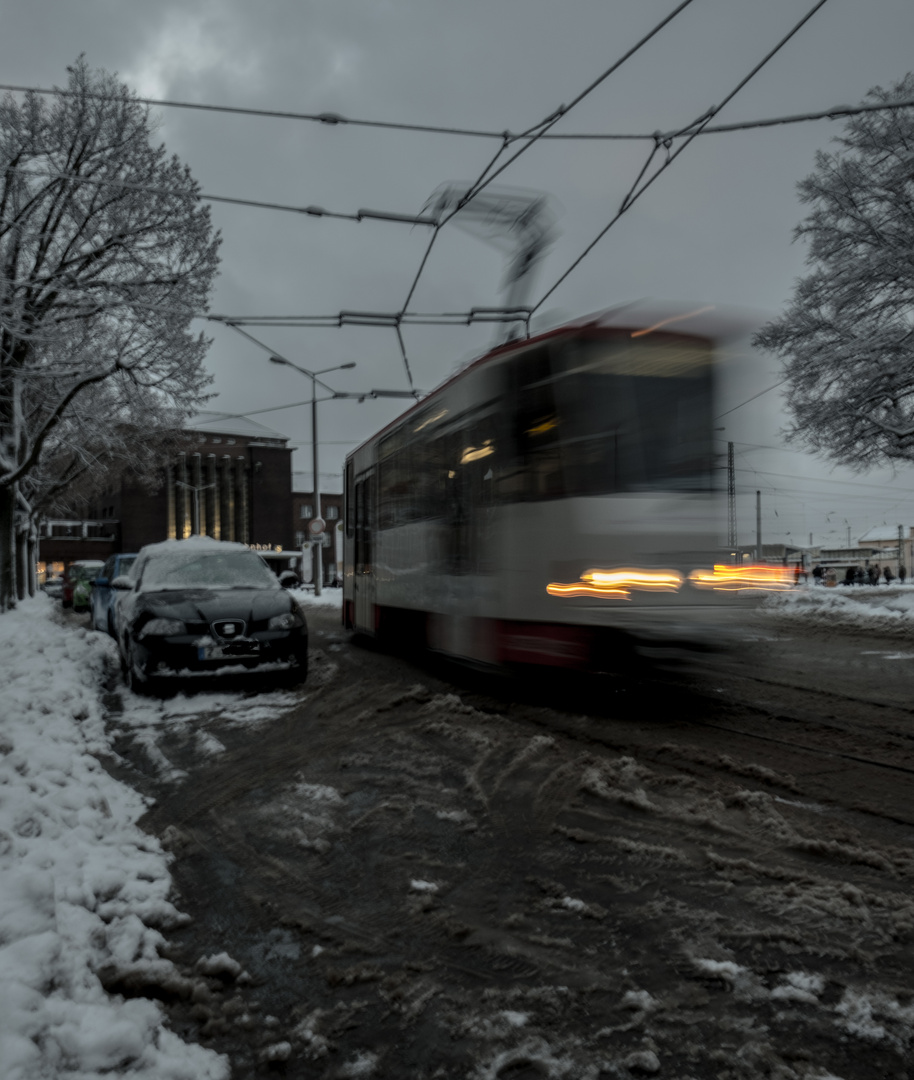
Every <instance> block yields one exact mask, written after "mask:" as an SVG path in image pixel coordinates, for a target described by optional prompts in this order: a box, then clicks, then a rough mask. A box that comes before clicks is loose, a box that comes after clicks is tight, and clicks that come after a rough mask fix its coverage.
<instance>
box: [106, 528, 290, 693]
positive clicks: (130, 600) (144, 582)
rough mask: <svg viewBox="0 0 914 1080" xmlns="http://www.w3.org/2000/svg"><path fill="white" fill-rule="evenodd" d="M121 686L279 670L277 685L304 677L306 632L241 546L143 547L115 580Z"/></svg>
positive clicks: (195, 541)
mask: <svg viewBox="0 0 914 1080" xmlns="http://www.w3.org/2000/svg"><path fill="white" fill-rule="evenodd" d="M111 584H112V586H113V587H114V589H116V590H117V592H118V593H119V596H118V599H117V613H116V625H117V638H118V649H119V652H120V658H121V667H122V668H123V670H124V675H125V678H126V680H127V684H128V685H129V686H130V687H131V688H132V689H133V690H135V691H137V692H140V693H142V692H144V691H145V690H147V689H149V688H150V686H151V684H153V683H154V682H155V681H156V680H164V679H169V678H174V677H175V676H190V675H201V674H207V673H209V674H215V673H219V672H224V671H225V670H226V668H230V667H231V668H234V667H237V666H239V665H240V666H241V667H242V668H248V669H256V668H260V667H263V666H264V665H273V664H275V665H277V670H276V674H277V677H278V679H279V680H280V681H284V682H292V683H299V682H303V681H304V680H305V678H306V677H307V673H308V626H307V623H306V621H305V616H304V612H303V611H302V610H301V608H300V607H299V605H298V604H297V603H296V601H295V599H294V598H293V597H292V596H291V594H290V593H289V592H287V591H286V590H285V589H284V588H283V587H282V586H281V585H280V584H279V582H278V581H277V580H276V575H275V574H274V573H273V571H272V570H271V569H270V568H269V567H268V566H267V564H266V563H265V562H264V560H263V559H262V558H261V557H260V556H259V555H258V554H257V553H256V552H254V551H251V550H250V549H249V548H246V547H245V546H244V545H243V544H234V543H226V542H221V541H218V540H211V539H209V538H208V537H191V538H190V539H188V540H165V541H163V542H162V543H159V544H150V545H148V546H147V547H144V548H143V549H142V550H141V551H140V553H139V555H138V556H137V560H136V562H135V563H134V564H133V568H132V572H131V574H130V576H129V577H128V576H126V575H121V576H120V577H116V578H114V580H113V581H112V583H111Z"/></svg>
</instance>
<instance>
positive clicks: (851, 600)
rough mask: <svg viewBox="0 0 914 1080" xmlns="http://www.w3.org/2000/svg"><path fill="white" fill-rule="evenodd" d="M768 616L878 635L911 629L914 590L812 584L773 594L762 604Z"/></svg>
mask: <svg viewBox="0 0 914 1080" xmlns="http://www.w3.org/2000/svg"><path fill="white" fill-rule="evenodd" d="M761 610H762V611H764V612H766V613H767V614H770V615H777V616H787V617H789V618H796V619H803V620H805V621H808V622H813V623H820V624H822V625H827V626H829V627H835V626H836V625H838V624H840V625H841V627H842V628H844V629H847V630H865V631H867V632H869V633H879V634H896V635H897V634H905V635H907V634H910V633H911V631H912V630H914V588H912V587H910V586H906V585H905V586H882V585H876V586H868V585H851V586H843V585H837V586H834V587H831V588H829V587H827V586H825V585H812V586H809V587H807V588H803V587H802V586H801V587H799V588H796V589H791V590H790V591H789V592H783V593H775V594H774V595H772V596H770V597H769V598H768V599H767V600H766V601H765V602H764V604H763V606H762V608H761Z"/></svg>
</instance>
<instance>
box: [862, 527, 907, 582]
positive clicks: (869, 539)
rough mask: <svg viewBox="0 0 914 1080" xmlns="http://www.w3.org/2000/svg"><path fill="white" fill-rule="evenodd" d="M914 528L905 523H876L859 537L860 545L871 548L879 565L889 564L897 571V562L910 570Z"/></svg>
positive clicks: (893, 570)
mask: <svg viewBox="0 0 914 1080" xmlns="http://www.w3.org/2000/svg"><path fill="white" fill-rule="evenodd" d="M912 536H914V528H912V527H911V526H905V525H877V526H875V528H872V529H870V530H869V531H868V532H866V533H864V534H863V536H861V537H860V546H861V547H863V546H866V547H869V548H872V549H873V552H874V554H873V559H874V560H875V561H877V562H879V565H880V566H883V567H884V566H886V565H888V566H890V567H891V568H892V572H893V573H895V574H897V573H898V566H899V563H903V564H904V566H905V567H906V569H907V571H908V573H909V574H910V572H911V546H912Z"/></svg>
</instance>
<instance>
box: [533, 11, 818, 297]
mask: <svg viewBox="0 0 914 1080" xmlns="http://www.w3.org/2000/svg"><path fill="white" fill-rule="evenodd" d="M826 3H828V0H816V3H815V4H813V6H812V7H811V8H810V10H809V11H807V12H806V14H805V15H804V16H803V17H802V18H801V19H800V20H799V22H797V23H796V24H795V25H794V26H793V27H792V28H791V30H790V31H788V33H787V34H785V35H784V37H782V38H781V40H780V41H779V42H778V43H777V44H776V45H775V46H774V48H772V49H770V50H769V51H768V53H766V55H765V56H763V57H762V59H761V60H760V61H759V62H758V63H757V64H756V65H755V67H754V68H752V70H751V71H750V72H749V73H748V74H747V75H745V76H744V77H743V78H742V79H740V81H739V82H738V83H737V84H736V86H735V87H734V88H733V89H732V90H731V91H730V92H729V93H728V94H727V96H726V97H725V98H724V99H723V101H721V103H720V104H719V105H713V106H711V108H710V109H708V110H707V111H706V112H705V113H703V114H702V115H701V116H699V117H698V119H697V120H695V121H693V122H692V123H691V124H689V125H687V126H686V127H684V128H682V129H680V130H679V131H678V132H673V133H669V134H667V135H665V136H664V135H661V134H660V133H659V132H658V133H657V134H656V136H655V143H654V148H653V150H652V151H651V154H650V156H649V157H648V160H647V162H646V163H645V165H644V166H642V168H641V172H640V173H639V175H638V178H637V179H636V181H635V183H634V184H633V185H632V187H631V188H630V189H629V191H628V193H627V194H626V196H625V198H624V199H623V201H622V204H621V206H620V207H619V209H618V211H617V212H616V214H615V215H614V216H613V218H612V219H611V220H610V221H609V223H608V224H607V225H606V226H605V227H604V228H603V229H601V230H600V232H599V233H598V234H597V235H596V237H595V238H594V239H593V240H592V241H591V243H590V244H588V245H587V247H586V248H585V249H584V251H582V252H581V254H580V255H579V256H578V257H577V258H576V259H575V260H574V262H573V263H572V264H571V266H569V267H568V269H567V270H566V271H565V272H564V273H563V274H562V275H561V276H560V277H559V279H558V280H557V281H556V282H555V283H554V284H553V285H552V286H551V287H550V288H549V289H547V290H546V292H545V293H543V295H542V296H541V297H540V299H539V300H538V301H537V302H536V303H535V304H534V305H533V311H534V312H536V311H537V310H538V309H539V308H540V307H542V305H543V304H544V303H545V302H546V300H548V298H549V297H550V296H551V295H552V294H553V293H554V292H555V291H556V289H557V288H558V287H559V286H560V285H561V284H562V282H563V281H565V280H566V278H568V277H569V276H570V275H571V274H572V273H573V271H574V270H575V269H576V268H577V267H578V266H579V265H580V264H581V263H582V262H583V261H584V259H585V258H586V257H587V256H588V255H589V254H590V252H591V251H593V249H594V248H595V247H596V246H597V244H598V243H599V242H600V241H601V240H602V239H603V237H604V236H605V235H606V234H607V233H608V232H609V230H610V229H611V228H612V227H613V226H614V225H615V224H616V222H617V221H619V219H620V218H621V217H622V215H623V214H625V213H626V211H628V210H629V209H631V207H632V206H633V205H634V203H635V202H636V201H637V200H638V199H640V198H641V196H642V195H643V194H644V192H645V191H647V189H648V188H649V187H650V186H651V185H652V184H653V183H654V181H655V180H656V179H657V178H658V177H659V176H661V175H662V174H663V173H664V172H666V170H667V169H668V168H669V167H670V165H672V163H673V162H674V161H675V160H676V159H677V158H678V157H679V155H680V154H681V153H682V152H683V150H685V149H686V147H687V146H689V145H691V143H692V142H693V140H694V139H695V138H696V136H697V135H698V133H699V132H700V131H701V130H702V129H703V128H704V127H706V126H707V124H708V123H709V122H710V121H711V120H712V119H713V118H714V117H715V116H716V115H717V114H718V113H719V112H720V111H721V110H722V109H723V108H724V107H725V106H726V105H727V104H728V103H729V102H730V101H732V100H733V98H734V97H736V95H737V94H738V93H739V92H740V91H741V90H742V89H743V87H745V86H746V84H747V83H748V82H749V81H750V80H751V79H753V78H754V77H755V76H756V75H757V74H758V73H759V71H761V69H762V68H763V67H764V66H765V65H766V64H767V63H768V62H769V61H770V60H771V59H772V57H774V56H775V55H777V53H778V52H780V50H781V49H782V48H783V47H784V46H785V45H786V44H787V42H788V41H790V40H791V38H793V37H794V35H795V34H797V33H798V32H799V31H800V29H801V28H802V27H803V26H805V24H806V23H807V22H808V21H809V20H810V19H811V18H812V17H813V15H815V14H816V12H817V11H818V10H819V9H820V8H821V7H823V6H824V5H825V4H826ZM681 136H684V137H685V141H684V142H683V143H682V145H681V146H679V147H677V148H676V149H675V150H673V151H672V152H669V151H670V149H671V146H672V141H673V140H674V139H676V138H679V137H681ZM661 146H665V147H666V148H667V151H668V154H667V159H666V161H665V162H663V163H662V164H661V165H660V167H659V168H658V169H657V170H656V171H655V172H654V173H653V174H652V175H651V176H649V177H648V178H647V180H645V181H644V183H643V184H641V186H640V187H639V186H638V185H639V183H640V182H641V177H643V175H644V173H645V171H646V169H647V167H648V165H649V164H650V162H651V159H652V158H653V157H654V155H655V154H656V152H657V151H658V150H659V149H660V147H661Z"/></svg>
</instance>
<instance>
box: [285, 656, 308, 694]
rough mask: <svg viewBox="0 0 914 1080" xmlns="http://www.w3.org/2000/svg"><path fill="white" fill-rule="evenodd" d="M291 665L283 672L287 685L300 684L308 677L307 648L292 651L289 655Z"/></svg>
mask: <svg viewBox="0 0 914 1080" xmlns="http://www.w3.org/2000/svg"><path fill="white" fill-rule="evenodd" d="M290 660H291V662H292V663H291V666H290V667H289V670H288V671H287V672H286V673H285V675H286V678H285V681H286V684H287V685H288V686H301V684H302V683H303V682H304V681H305V680H306V679H307V678H308V649H307V647H305V648H304V649H302V650H301V652H298V653H293V654H292V656H291V657H290Z"/></svg>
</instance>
